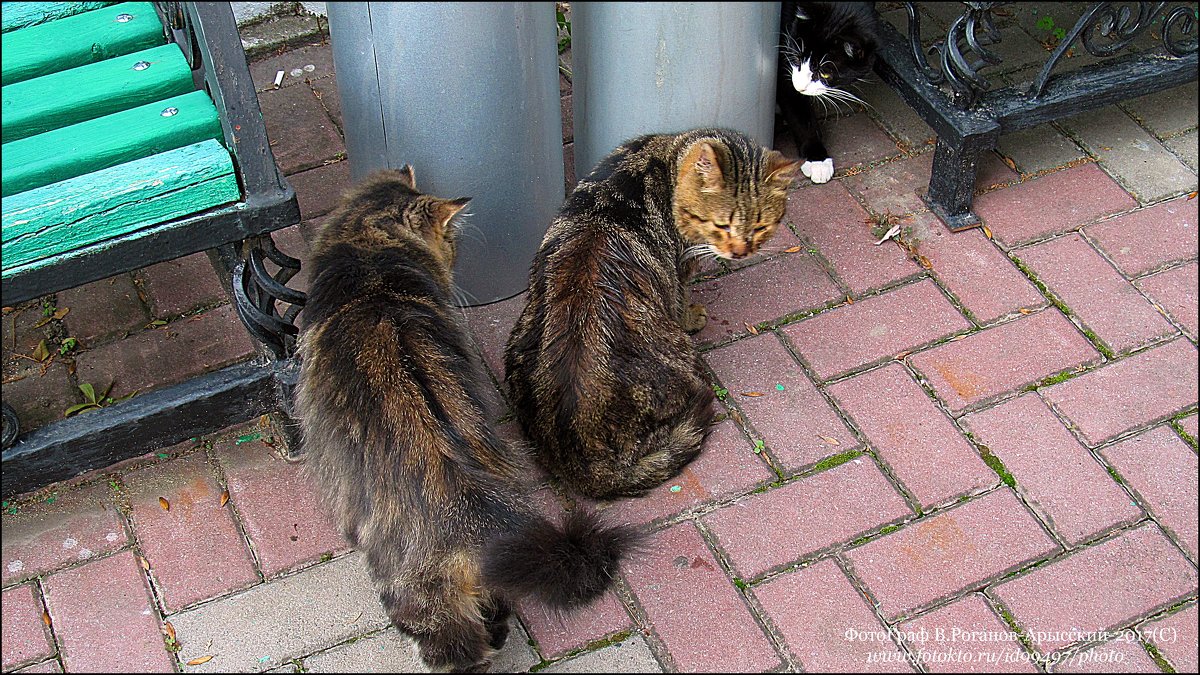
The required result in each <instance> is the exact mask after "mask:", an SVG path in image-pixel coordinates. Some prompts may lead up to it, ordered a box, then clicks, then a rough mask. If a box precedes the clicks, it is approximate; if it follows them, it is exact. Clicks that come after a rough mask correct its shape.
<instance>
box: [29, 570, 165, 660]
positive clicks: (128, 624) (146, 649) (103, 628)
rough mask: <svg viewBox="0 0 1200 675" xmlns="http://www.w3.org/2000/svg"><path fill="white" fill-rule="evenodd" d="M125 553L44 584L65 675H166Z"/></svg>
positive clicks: (157, 635)
mask: <svg viewBox="0 0 1200 675" xmlns="http://www.w3.org/2000/svg"><path fill="white" fill-rule="evenodd" d="M140 572H141V568H140V567H139V566H138V563H137V561H136V560H135V559H134V555H133V553H130V552H129V551H126V552H123V553H118V554H116V555H114V556H112V557H109V558H105V559H104V560H97V561H95V562H91V563H88V564H86V565H83V566H81V567H78V568H76V569H73V570H67V571H65V572H59V573H57V574H53V575H51V576H50V577H48V578H47V579H46V582H45V588H46V606H47V608H48V609H49V611H50V617H51V619H52V620H53V622H54V631H55V633H56V635H57V636H58V640H59V644H61V645H62V659H63V664H64V665H65V666H66V670H67V671H68V672H71V671H91V672H109V673H135V672H164V671H166V672H170V671H172V670H174V661H175V659H174V658H172V657H171V656H170V655H169V654H168V653H167V650H166V645H165V644H164V642H163V636H162V632H161V630H162V629H161V627H160V624H159V621H158V617H157V616H156V615H155V612H154V610H153V608H152V606H151V604H150V595H149V592H148V589H147V588H146V583H145V580H144V579H143V578H142V575H141V573H140Z"/></svg>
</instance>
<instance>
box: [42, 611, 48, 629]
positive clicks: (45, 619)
mask: <svg viewBox="0 0 1200 675" xmlns="http://www.w3.org/2000/svg"><path fill="white" fill-rule="evenodd" d="M42 623H44V624H46V625H47V626H49V625H50V612H47V611H45V610H43V611H42Z"/></svg>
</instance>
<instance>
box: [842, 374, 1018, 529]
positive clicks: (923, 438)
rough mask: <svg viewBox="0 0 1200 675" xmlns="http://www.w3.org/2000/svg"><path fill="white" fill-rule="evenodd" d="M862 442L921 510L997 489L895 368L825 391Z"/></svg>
mask: <svg viewBox="0 0 1200 675" xmlns="http://www.w3.org/2000/svg"><path fill="white" fill-rule="evenodd" d="M829 393H830V394H831V395H833V397H834V398H835V399H836V400H837V402H838V405H839V406H840V407H841V408H842V410H845V411H846V412H847V413H849V415H850V416H851V418H853V420H854V422H855V424H857V425H858V428H859V430H860V431H862V433H863V435H864V436H866V437H867V442H868V443H869V444H870V446H871V447H872V448H873V449H874V450H875V452H877V453H878V454H879V457H880V459H882V460H883V461H884V462H885V463H886V464H887V465H888V466H889V467H890V468H891V470H892V473H893V474H894V475H895V476H896V477H897V478H898V479H900V482H901V483H903V484H904V487H906V488H907V489H908V490H909V491H910V492H912V493H913V495H914V496H915V497H916V498H917V500H918V501H919V502H920V503H921V506H923V507H926V508H928V507H930V506H933V505H934V504H939V503H942V502H944V501H946V500H948V499H951V498H953V497H957V496H959V495H962V494H967V493H970V492H973V491H977V490H981V489H983V488H987V487H991V486H993V485H995V484H996V474H995V472H993V471H992V470H991V469H989V468H988V467H987V465H986V464H984V463H983V460H981V459H980V458H979V455H978V454H976V453H975V450H974V449H973V448H972V447H971V445H970V444H969V443H967V441H966V439H965V438H963V436H962V434H961V433H960V432H959V430H958V429H957V428H956V427H955V426H954V423H953V422H951V421H950V418H948V417H946V415H945V413H943V412H942V411H941V409H939V408H938V407H937V406H936V405H935V404H934V403H933V402H932V401H930V400H929V397H928V396H926V395H925V391H924V390H923V389H921V387H920V385H918V384H917V383H916V382H914V381H913V379H912V378H911V377H910V376H909V374H908V371H906V370H905V369H904V366H901V365H900V364H893V365H888V366H884V367H883V368H878V369H876V370H872V371H869V372H867V373H863V374H862V375H858V376H855V377H852V378H850V379H848V380H842V381H841V382H838V383H837V384H834V385H832V386H830V387H829Z"/></svg>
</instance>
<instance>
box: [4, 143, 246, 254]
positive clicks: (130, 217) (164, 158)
mask: <svg viewBox="0 0 1200 675" xmlns="http://www.w3.org/2000/svg"><path fill="white" fill-rule="evenodd" d="M240 198H241V192H240V190H239V188H238V183H237V176H236V175H235V174H234V171H233V162H232V161H231V159H230V156H229V152H228V151H227V150H225V148H224V147H222V146H221V144H220V143H218V142H217V141H215V140H209V141H204V142H201V143H196V144H194V145H188V146H186V147H182V148H178V149H175V150H170V151H168V152H164V153H161V154H157V155H154V156H152V157H145V158H142V159H138V160H134V161H132V162H127V163H125V164H120V165H118V166H114V167H110V168H107V169H102V170H100V171H96V172H95V173H90V174H87V175H86V176H79V177H77V178H71V179H68V180H65V181H62V182H59V183H54V184H53V185H47V186H45V187H41V188H37V189H35V190H26V191H25V192H22V193H20V194H17V195H13V196H12V197H4V198H3V200H2V206H3V212H4V215H3V228H2V231H3V249H2V251H0V253H2V255H0V258H2V259H3V268H4V275H5V276H7V275H8V274H9V272H10V270H13V269H15V268H18V267H22V266H28V265H39V264H43V265H44V264H55V263H56V262H58V261H57V260H56V257H57V256H61V255H63V254H68V253H69V252H71V251H74V250H77V249H79V248H82V247H84V246H87V245H90V244H94V243H97V242H103V241H107V240H110V239H113V238H115V237H118V236H121V235H125V234H129V233H132V232H136V231H137V230H139V229H142V228H146V227H150V226H153V225H157V224H159V223H162V222H164V221H168V220H171V219H174V218H179V217H182V216H186V215H189V214H192V213H198V212H200V211H203V210H206V209H209V208H212V207H215V206H220V205H223V204H229V203H232V202H236V201H238V200H239V199H240Z"/></svg>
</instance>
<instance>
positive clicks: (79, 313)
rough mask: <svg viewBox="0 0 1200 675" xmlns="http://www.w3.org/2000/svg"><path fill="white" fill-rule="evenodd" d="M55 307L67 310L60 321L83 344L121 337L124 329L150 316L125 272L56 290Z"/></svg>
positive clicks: (131, 327)
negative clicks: (56, 302)
mask: <svg viewBox="0 0 1200 675" xmlns="http://www.w3.org/2000/svg"><path fill="white" fill-rule="evenodd" d="M57 308H58V309H59V310H62V309H70V310H71V311H70V312H68V313H67V315H66V316H65V317H64V319H63V323H65V324H66V326H67V329H68V330H69V332H70V334H71V335H73V336H75V337H76V338H78V339H79V340H80V341H81V342H82V343H84V344H85V345H91V344H92V343H93V342H96V343H98V342H102V341H105V340H108V339H110V338H115V337H123V336H124V335H125V332H126V331H131V330H137V329H139V328H141V327H142V326H145V325H146V322H148V321H149V320H150V315H149V314H148V313H147V311H146V305H145V303H143V302H142V300H141V298H140V297H139V295H138V289H137V287H136V286H134V285H133V277H131V276H129V275H128V274H118V275H116V276H112V277H109V278H107V279H101V280H99V281H93V282H92V283H90V284H84V285H83V286H76V287H75V288H69V289H67V290H64V291H60V292H59V293H58V304H57Z"/></svg>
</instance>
